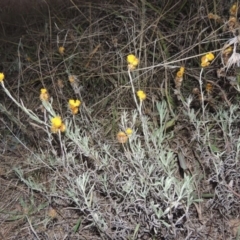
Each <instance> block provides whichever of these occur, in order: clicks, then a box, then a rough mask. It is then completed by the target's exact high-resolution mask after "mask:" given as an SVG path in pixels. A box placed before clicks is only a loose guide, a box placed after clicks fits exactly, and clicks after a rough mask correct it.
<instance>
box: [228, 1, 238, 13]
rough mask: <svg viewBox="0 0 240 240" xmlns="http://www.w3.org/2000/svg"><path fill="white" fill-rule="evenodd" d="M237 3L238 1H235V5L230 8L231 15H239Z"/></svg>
mask: <svg viewBox="0 0 240 240" xmlns="http://www.w3.org/2000/svg"><path fill="white" fill-rule="evenodd" d="M237 10H238V9H237V4H236V3H234V4H233V5H232V7H231V8H230V11H229V12H230V14H231V15H237Z"/></svg>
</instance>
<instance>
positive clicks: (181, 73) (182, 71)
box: [177, 67, 185, 78]
mask: <svg viewBox="0 0 240 240" xmlns="http://www.w3.org/2000/svg"><path fill="white" fill-rule="evenodd" d="M184 71H185V68H184V67H180V69H179V71H178V72H177V77H178V78H182V77H183V74H184Z"/></svg>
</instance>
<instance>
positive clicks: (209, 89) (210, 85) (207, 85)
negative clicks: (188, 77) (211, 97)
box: [205, 83, 213, 94]
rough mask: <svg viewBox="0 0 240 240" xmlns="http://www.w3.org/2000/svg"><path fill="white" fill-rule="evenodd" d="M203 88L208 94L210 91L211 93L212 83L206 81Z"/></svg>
mask: <svg viewBox="0 0 240 240" xmlns="http://www.w3.org/2000/svg"><path fill="white" fill-rule="evenodd" d="M205 88H206V92H207V93H208V94H211V93H212V91H213V85H212V84H211V83H207V84H206V87H205Z"/></svg>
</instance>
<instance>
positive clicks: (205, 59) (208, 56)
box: [201, 53, 214, 67]
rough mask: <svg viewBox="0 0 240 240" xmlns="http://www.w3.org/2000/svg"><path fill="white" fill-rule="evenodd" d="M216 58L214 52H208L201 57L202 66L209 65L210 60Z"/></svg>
mask: <svg viewBox="0 0 240 240" xmlns="http://www.w3.org/2000/svg"><path fill="white" fill-rule="evenodd" d="M213 59H214V55H213V54H212V53H207V54H206V55H204V56H203V57H202V58H201V67H207V66H209V65H210V62H211V61H212V60H213Z"/></svg>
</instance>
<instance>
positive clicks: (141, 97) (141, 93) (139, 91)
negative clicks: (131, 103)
mask: <svg viewBox="0 0 240 240" xmlns="http://www.w3.org/2000/svg"><path fill="white" fill-rule="evenodd" d="M137 96H138V98H139V100H140V101H143V100H145V99H146V98H147V95H146V93H145V92H144V91H142V90H138V91H137Z"/></svg>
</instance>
